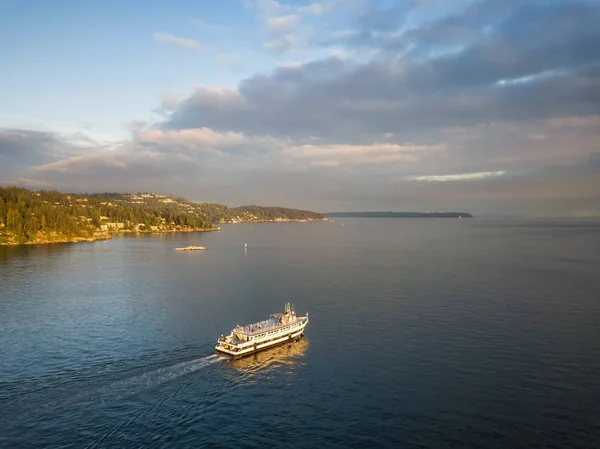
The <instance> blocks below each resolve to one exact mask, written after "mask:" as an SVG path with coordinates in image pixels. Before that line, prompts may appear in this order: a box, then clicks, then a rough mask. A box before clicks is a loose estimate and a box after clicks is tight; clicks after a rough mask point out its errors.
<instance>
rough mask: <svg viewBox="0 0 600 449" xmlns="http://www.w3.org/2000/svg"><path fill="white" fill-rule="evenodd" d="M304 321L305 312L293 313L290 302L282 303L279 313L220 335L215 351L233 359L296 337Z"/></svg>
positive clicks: (287, 341)
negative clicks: (282, 310)
mask: <svg viewBox="0 0 600 449" xmlns="http://www.w3.org/2000/svg"><path fill="white" fill-rule="evenodd" d="M307 324H308V312H307V313H306V316H303V317H299V316H296V312H295V311H294V308H293V307H292V306H291V305H290V303H286V304H285V308H284V312H283V313H273V314H271V317H270V318H269V319H268V320H264V321H261V322H258V323H254V324H246V325H244V326H240V325H238V326H236V327H235V328H233V330H232V331H231V333H230V334H229V335H227V336H224V335H221V337H220V338H219V339H218V341H217V346H215V352H216V353H218V354H224V355H227V356H229V357H232V358H234V359H237V358H240V357H244V356H247V355H250V354H254V353H256V352H259V351H262V350H263V349H267V348H272V347H273V346H277V345H280V344H284V343H291V342H294V341H298V340H300V339H301V338H302V337H303V336H304V329H305V328H306V325H307Z"/></svg>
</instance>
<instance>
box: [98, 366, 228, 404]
mask: <svg viewBox="0 0 600 449" xmlns="http://www.w3.org/2000/svg"><path fill="white" fill-rule="evenodd" d="M224 360H227V357H223V356H220V355H218V354H212V355H209V356H206V357H201V358H199V359H195V360H189V361H187V362H181V363H178V364H176V365H172V366H165V367H163V368H158V369H155V370H153V371H149V372H147V373H143V374H138V375H137V376H133V377H130V378H128V379H124V380H119V381H116V382H114V383H112V384H110V385H108V386H106V387H103V388H101V389H100V390H98V391H96V392H95V393H94V394H93V395H94V396H96V397H98V396H99V397H98V399H99V400H100V402H106V401H107V400H115V399H120V398H122V397H124V396H131V395H134V394H136V393H139V392H141V391H143V390H149V389H151V388H155V387H157V386H158V385H160V384H162V383H164V382H168V381H170V380H173V379H176V378H178V377H181V376H184V375H186V374H189V373H193V372H194V371H198V370H199V369H202V368H204V367H207V366H209V365H212V364H213V363H217V362H221V361H224Z"/></svg>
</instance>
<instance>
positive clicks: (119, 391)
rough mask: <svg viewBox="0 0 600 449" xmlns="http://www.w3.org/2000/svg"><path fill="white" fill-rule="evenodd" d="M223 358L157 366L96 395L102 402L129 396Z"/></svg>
mask: <svg viewBox="0 0 600 449" xmlns="http://www.w3.org/2000/svg"><path fill="white" fill-rule="evenodd" d="M224 360H227V357H223V356H220V355H217V354H212V355H209V356H207V357H202V358H199V359H195V360H190V361H188V362H181V363H178V364H176V365H172V366H167V367H164V368H159V369H156V370H154V371H149V372H147V373H144V374H140V375H138V376H133V377H130V378H128V379H125V380H121V381H117V382H114V383H112V384H111V385H109V386H107V387H104V388H103V389H102V390H100V391H99V392H98V395H99V396H100V402H103V403H104V402H106V401H107V400H116V399H120V398H122V397H123V396H131V395H133V394H136V393H139V392H141V391H142V390H144V389H151V388H154V387H156V386H158V385H160V384H162V383H163V382H168V381H169V380H173V379H176V378H178V377H180V376H183V375H185V374H189V373H193V372H194V371H198V370H199V369H202V368H204V367H206V366H209V365H212V364H213V363H217V362H220V361H224ZM185 388H186V387H182V388H180V389H179V390H177V391H175V392H174V393H172V394H171V396H169V397H167V398H165V399H163V400H162V401H160V402H158V403H156V404H155V405H154V406H153V407H150V408H144V409H142V410H140V411H139V412H138V413H137V414H136V415H134V416H132V417H130V418H129V419H127V420H125V421H123V422H121V423H120V424H118V425H116V426H114V427H112V428H111V429H109V430H108V431H107V432H105V433H104V434H102V435H101V436H100V438H98V439H97V440H96V441H94V442H93V443H92V444H91V445H89V446H87V449H95V448H96V447H98V445H100V444H101V443H102V442H104V441H105V440H106V439H107V438H110V437H111V436H112V435H113V434H114V433H116V432H117V431H118V430H119V429H121V428H122V427H124V426H127V425H129V424H131V423H132V422H134V421H135V420H137V419H138V418H140V417H141V416H142V415H144V414H146V413H149V412H151V411H152V410H154V409H155V408H157V407H159V406H160V405H162V404H164V403H165V402H166V401H168V400H169V399H171V398H172V397H173V396H174V395H176V394H177V393H179V392H181V391H182V390H184V389H185ZM105 392H109V394H108V395H106V394H105ZM94 396H96V394H94Z"/></svg>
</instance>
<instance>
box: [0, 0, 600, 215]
mask: <svg viewBox="0 0 600 449" xmlns="http://www.w3.org/2000/svg"><path fill="white" fill-rule="evenodd" d="M349 3H350V2H348V3H347V4H345V5H344V8H341V7H340V8H338V9H337V10H336V15H335V17H334V16H333V15H328V16H327V19H328V20H329V19H331V20H332V22H331V23H332V25H329V22H328V24H325V21H324V20H323V22H322V24H321V25H319V24H320V23H321V22H319V21H320V20H321V17H319V16H320V15H321V16H322V15H323V14H325V13H326V12H330V11H331V10H333V8H334V7H337V1H336V3H335V4H334V3H333V2H320V3H307V4H305V5H302V6H298V5H292V4H291V3H286V4H284V3H279V2H277V1H275V0H263V1H253V2H251V3H249V4H248V6H249V7H251V8H253V10H254V11H256V12H257V15H258V18H259V20H260V22H261V26H262V34H261V35H260V39H261V40H260V41H258V42H259V45H262V49H263V50H266V51H269V52H271V53H273V54H276V55H279V54H282V53H285V52H288V51H289V52H291V53H290V57H289V61H299V62H293V63H291V62H288V63H281V64H280V66H279V67H278V68H275V69H273V70H272V71H264V72H262V73H255V74H254V75H251V76H247V77H245V78H244V79H242V80H241V81H240V82H239V83H238V84H237V85H236V86H225V87H214V86H198V87H196V88H194V89H193V90H192V92H190V93H189V94H187V95H185V96H181V95H175V94H167V93H166V94H164V95H163V97H162V101H161V104H160V107H159V108H158V111H159V112H160V116H161V118H160V119H158V120H157V121H154V122H151V121H143V122H139V123H138V122H131V123H128V124H126V126H127V129H129V130H130V131H131V138H130V139H129V140H128V141H125V142H119V143H120V144H121V145H120V146H118V147H116V146H115V145H113V146H112V147H108V146H107V144H106V143H103V142H98V141H96V140H94V139H93V138H90V135H89V134H87V133H85V132H82V133H79V134H73V133H71V134H64V133H63V134H57V133H45V134H44V133H40V134H36V133H29V132H22V130H17V129H13V130H4V131H3V132H2V133H0V179H21V180H22V181H23V182H25V180H36V181H39V182H41V183H46V184H47V185H53V186H57V187H59V186H71V187H77V188H81V189H84V188H85V189H87V190H90V189H92V188H93V190H102V189H103V188H104V187H106V186H110V187H108V188H109V190H115V189H119V190H128V189H130V188H131V189H133V190H135V191H137V190H140V189H143V190H148V189H151V190H152V189H153V190H158V191H168V192H172V193H176V194H181V195H182V196H188V197H191V199H195V198H202V199H204V198H207V197H211V198H212V199H213V200H219V201H222V202H225V203H228V204H240V203H244V202H253V203H256V202H260V203H269V204H284V205H290V206H296V207H307V208H311V209H316V210H321V211H327V210H336V209H337V210H339V209H363V208H368V209H385V210H391V209H396V210H403V209H404V210H405V209H415V210H424V209H430V210H436V209H450V208H458V209H464V210H469V211H472V212H474V213H476V214H479V213H482V212H483V213H485V212H496V211H513V212H514V211H534V210H538V211H543V212H548V213H550V211H553V213H555V212H556V211H558V212H560V213H563V212H565V213H566V212H567V211H589V210H593V208H594V207H597V205H598V191H600V146H599V145H598V142H600V118H599V117H600V47H599V46H598V45H597V42H600V6H598V5H597V4H595V3H594V2H590V1H585V0H573V1H570V2H562V3H561V2H546V1H542V0H539V1H538V0H528V1H524V0H523V1H521V0H515V1H511V2H507V1H505V0H484V1H470V0H464V1H461V2H456V3H455V2H452V5H450V4H448V5H445V4H444V5H445V6H443V7H442V6H441V5H442V3H430V2H429V3H427V2H423V1H417V0H415V1H408V2H401V3H400V2H398V3H396V5H397V6H395V7H393V8H387V9H386V8H382V7H380V5H383V4H384V3H385V2H361V4H362V6H361V9H353V10H351V11H350V10H348V9H347V8H346V6H348V5H349ZM338 11H339V14H337V12H338ZM348 11H350V12H348ZM334 19H335V20H334ZM348 21H350V22H348ZM313 25H314V26H315V28H314V29H313V30H310V29H309V28H311V27H312V26H313ZM200 26H202V25H200ZM321 27H324V28H321ZM321 30H323V33H321V34H322V36H320V37H319V40H318V41H316V40H315V39H311V38H310V36H312V35H314V34H319V33H320V31H321ZM311 32H312V34H311ZM177 39H178V38H177ZM315 42H318V45H319V48H313V47H310V46H311V45H315ZM171 43H173V42H171ZM194 48H195V47H194ZM303 49H304V50H306V53H302V51H301V50H303ZM309 50H310V51H309ZM333 52H336V54H337V57H331V54H332V53H333ZM230 56H233V55H230ZM215 58H217V59H216V61H217V63H221V64H223V65H224V66H228V65H229V63H230V62H231V61H227V57H226V55H222V54H220V53H217V52H215ZM219 58H222V59H219ZM232 59H235V58H233V57H232ZM302 61H304V62H302ZM231 65H232V66H233V63H232V64H231ZM21 134H22V135H21ZM7 167H8V168H7ZM46 184H45V185H46ZM68 190H73V188H69V189H68ZM536 208H537V209H536ZM573 213H575V212H573Z"/></svg>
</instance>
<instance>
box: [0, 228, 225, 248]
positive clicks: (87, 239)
mask: <svg viewBox="0 0 600 449" xmlns="http://www.w3.org/2000/svg"><path fill="white" fill-rule="evenodd" d="M220 230H221V228H219V227H218V226H215V227H212V228H209V229H169V230H164V231H130V230H125V231H123V230H120V231H117V232H107V233H104V234H99V235H96V236H94V237H73V238H71V239H66V238H59V239H56V240H41V241H32V242H24V243H16V242H6V243H4V242H0V246H24V245H51V244H53V243H94V242H99V241H104V240H112V239H113V236H114V235H120V234H175V233H186V232H215V231H220Z"/></svg>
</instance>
